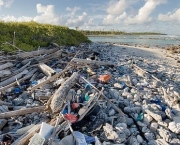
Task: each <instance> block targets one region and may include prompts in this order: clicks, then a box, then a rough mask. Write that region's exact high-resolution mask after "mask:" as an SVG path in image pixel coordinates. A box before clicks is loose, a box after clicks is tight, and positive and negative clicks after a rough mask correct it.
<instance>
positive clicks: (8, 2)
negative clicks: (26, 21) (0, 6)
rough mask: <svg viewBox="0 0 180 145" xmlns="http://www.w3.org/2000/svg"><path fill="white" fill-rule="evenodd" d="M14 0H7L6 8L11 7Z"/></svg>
mask: <svg viewBox="0 0 180 145" xmlns="http://www.w3.org/2000/svg"><path fill="white" fill-rule="evenodd" d="M13 2H14V0H5V2H4V6H5V7H6V8H9V7H11V5H12V3H13Z"/></svg>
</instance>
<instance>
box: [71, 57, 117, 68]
mask: <svg viewBox="0 0 180 145" xmlns="http://www.w3.org/2000/svg"><path fill="white" fill-rule="evenodd" d="M72 62H73V63H78V64H93V65H110V66H114V63H113V62H105V61H96V60H86V59H79V58H74V59H73V60H72Z"/></svg>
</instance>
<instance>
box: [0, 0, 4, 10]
mask: <svg viewBox="0 0 180 145" xmlns="http://www.w3.org/2000/svg"><path fill="white" fill-rule="evenodd" d="M3 5H4V2H3V1H2V0H0V8H1V6H3Z"/></svg>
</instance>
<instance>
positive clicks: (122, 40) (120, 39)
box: [88, 35, 180, 47]
mask: <svg viewBox="0 0 180 145" xmlns="http://www.w3.org/2000/svg"><path fill="white" fill-rule="evenodd" d="M88 38H89V39H90V40H91V41H93V42H112V43H118V44H126V45H127V44H128V45H132V46H134V45H137V46H149V47H167V46H168V45H180V35H113V36H88Z"/></svg>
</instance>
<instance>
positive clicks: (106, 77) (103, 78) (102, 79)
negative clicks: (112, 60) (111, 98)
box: [98, 74, 111, 83]
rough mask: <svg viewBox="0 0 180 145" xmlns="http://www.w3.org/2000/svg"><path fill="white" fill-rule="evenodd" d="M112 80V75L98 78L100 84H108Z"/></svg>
mask: <svg viewBox="0 0 180 145" xmlns="http://www.w3.org/2000/svg"><path fill="white" fill-rule="evenodd" d="M110 79H111V75H109V74H107V75H102V76H100V77H99V78H98V80H99V81H100V82H103V83H106V82H108V81H109V80H110Z"/></svg>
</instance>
